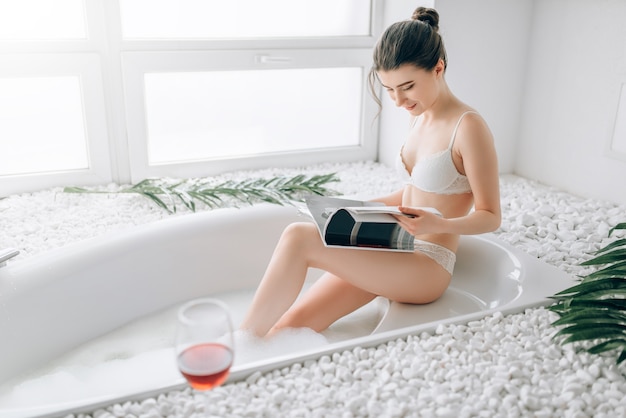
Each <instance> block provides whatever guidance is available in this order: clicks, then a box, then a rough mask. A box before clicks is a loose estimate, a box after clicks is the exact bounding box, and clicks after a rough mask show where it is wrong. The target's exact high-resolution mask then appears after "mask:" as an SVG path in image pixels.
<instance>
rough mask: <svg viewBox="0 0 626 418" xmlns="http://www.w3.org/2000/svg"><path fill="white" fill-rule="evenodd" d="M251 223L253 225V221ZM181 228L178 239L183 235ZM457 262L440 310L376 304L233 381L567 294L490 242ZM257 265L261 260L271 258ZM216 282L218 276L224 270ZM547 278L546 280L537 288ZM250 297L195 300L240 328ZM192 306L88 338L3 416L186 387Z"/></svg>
mask: <svg viewBox="0 0 626 418" xmlns="http://www.w3.org/2000/svg"><path fill="white" fill-rule="evenodd" d="M282 210H284V209H281V211H282ZM272 211H273V210H272ZM281 213H282V215H284V212H280V211H279V212H278V214H279V215H278V216H279V217H280V216H282V215H281ZM272 216H274V215H272ZM255 221H258V219H253V222H255ZM276 227H277V225H273V226H272V228H273V229H276ZM177 228H179V229H180V225H177ZM192 228H195V229H197V227H195V226H192ZM270 235H271V234H270ZM271 236H272V238H271V239H270V240H274V239H275V237H276V235H275V234H274V235H271ZM152 238H153V237H152ZM237 239H240V237H237ZM135 244H136V242H135V243H133V245H135ZM152 256H154V255H152ZM457 256H458V260H457V265H456V267H455V273H454V275H453V279H452V282H451V285H450V287H449V289H448V290H447V291H446V293H445V294H444V296H443V297H442V298H440V299H439V300H438V301H436V302H434V303H431V304H428V305H420V306H416V305H406V304H399V303H395V302H389V301H387V300H386V299H384V298H377V299H375V300H374V301H373V302H372V303H370V304H368V305H366V306H365V307H363V308H361V309H359V310H358V311H356V312H354V313H353V314H351V315H349V316H347V317H345V318H343V319H341V320H340V321H338V322H337V323H335V324H333V326H332V327H331V328H330V329H329V330H328V331H326V332H325V333H324V335H325V337H326V338H327V340H328V344H325V345H324V346H319V347H306V348H303V347H299V348H298V347H290V348H291V349H292V351H290V352H280V351H272V350H274V348H270V351H269V352H262V353H258V352H257V353H253V354H254V355H259V357H258V358H254V356H252V357H248V358H246V359H245V360H239V361H238V363H236V365H235V367H233V369H232V373H231V376H232V380H237V379H240V378H243V377H245V376H247V375H248V374H250V373H252V372H254V371H256V370H268V369H271V368H274V367H280V366H281V365H283V364H290V363H293V362H295V361H302V360H304V359H307V358H316V357H319V356H320V355H323V354H324V353H330V352H333V351H337V350H342V349H347V348H350V347H353V346H357V345H360V346H372V345H375V344H378V343H380V342H383V341H386V340H388V339H391V338H396V337H400V336H404V335H407V334H410V333H416V332H419V331H422V330H432V329H434V327H436V326H437V324H439V323H444V322H463V321H469V320H471V319H473V318H480V317H482V316H484V315H487V314H488V313H490V312H494V311H497V310H501V311H506V312H514V311H519V310H522V309H524V308H525V307H528V306H536V305H540V304H545V303H547V299H546V296H547V295H551V294H554V293H556V292H557V291H558V290H561V289H563V288H565V287H567V286H569V285H570V284H571V278H570V277H569V276H567V275H565V274H564V273H562V272H560V271H558V270H557V269H555V268H553V267H551V266H548V265H547V264H545V263H542V262H540V261H538V260H537V259H535V258H532V257H529V256H527V255H525V254H523V253H521V252H520V251H517V250H515V249H513V248H510V247H508V246H505V245H503V244H502V243H499V242H498V241H497V239H495V238H494V237H493V236H490V235H486V236H481V237H463V238H462V241H461V245H460V248H459V251H458V254H457ZM263 257H265V258H267V254H265V255H264V256H263ZM266 263H267V259H264V260H263V265H265V264H266ZM220 274H224V272H223V269H222V271H221V272H220ZM317 277H319V272H317V271H313V272H311V274H310V276H309V278H308V279H307V286H306V287H308V286H310V284H311V283H312V282H314V281H315V280H316V278H317ZM546 277H551V278H552V279H551V280H543V279H544V278H546ZM255 287H256V286H252V285H251V284H250V283H247V284H246V285H245V286H244V285H241V286H239V287H238V288H237V289H234V290H228V291H224V289H218V290H219V291H216V292H210V293H206V292H205V293H202V289H194V290H193V291H194V292H196V293H195V297H198V296H205V295H211V296H214V297H218V298H220V299H222V300H224V301H225V302H226V303H227V304H228V305H229V306H230V308H231V311H232V313H233V319H234V322H235V324H237V323H239V322H240V321H241V320H242V317H243V315H244V313H245V310H246V307H247V306H248V305H249V303H250V300H251V298H252V295H253V292H254V288H255ZM305 290H306V289H305ZM188 299H189V295H188V294H187V296H186V297H185V298H183V299H181V298H180V297H179V300H178V301H176V302H175V303H169V304H163V305H162V306H161V308H160V309H156V310H153V311H150V312H148V313H147V314H144V315H135V316H134V317H133V318H134V319H133V320H132V321H131V322H128V323H126V324H124V325H122V326H118V327H116V328H115V329H114V330H112V331H110V332H107V333H106V334H104V335H101V336H99V337H96V338H88V339H87V340H86V341H85V342H84V343H83V344H82V345H80V346H79V347H78V348H75V349H73V350H71V351H69V352H66V353H65V354H63V355H62V356H60V357H58V358H56V359H55V360H53V361H50V362H48V363H47V364H46V365H44V366H43V367H40V368H37V369H36V370H31V371H29V372H28V373H23V374H20V375H19V376H18V377H17V378H16V379H13V380H12V381H11V382H9V383H8V384H5V385H4V386H3V387H2V388H0V416H7V417H8V416H11V417H18V416H35V415H37V416H44V415H46V414H58V413H60V412H62V411H73V412H75V411H79V410H81V409H83V410H92V409H94V408H95V407H97V406H98V405H108V404H111V403H113V402H117V401H120V400H124V399H132V398H135V399H137V398H141V397H146V396H151V395H153V394H155V393H159V392H162V391H164V390H167V389H170V388H176V387H180V386H181V385H183V384H184V381H183V380H182V378H181V377H180V374H179V373H178V371H177V370H176V367H175V362H174V355H173V350H172V348H171V347H172V338H173V335H174V327H175V322H174V321H175V311H176V309H177V308H178V306H180V304H181V303H182V302H183V301H184V300H188ZM2 394H4V395H2ZM34 400H36V402H35V401H34ZM5 413H8V414H9V415H6V414H5Z"/></svg>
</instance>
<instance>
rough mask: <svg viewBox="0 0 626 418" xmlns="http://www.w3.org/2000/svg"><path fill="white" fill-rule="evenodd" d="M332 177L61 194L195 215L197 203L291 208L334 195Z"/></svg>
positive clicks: (160, 184)
mask: <svg viewBox="0 0 626 418" xmlns="http://www.w3.org/2000/svg"><path fill="white" fill-rule="evenodd" d="M338 181H339V177H337V174H336V173H329V174H318V175H312V176H306V175H304V174H298V175H295V176H293V177H286V176H278V177H272V178H269V179H263V178H252V179H247V180H243V181H234V180H228V181H225V182H222V183H220V184H217V185H214V184H213V183H214V181H213V180H212V179H210V178H207V179H185V180H178V181H172V180H165V179H145V180H142V181H140V182H138V183H136V184H134V185H131V186H129V187H126V188H122V189H120V190H118V191H115V192H111V191H98V190H89V189H85V188H82V187H66V188H64V189H63V191H64V192H65V193H106V194H111V193H120V194H121V193H135V194H138V195H141V196H144V197H146V198H147V199H149V200H150V201H152V202H154V203H155V204H156V205H157V206H158V207H160V208H163V209H165V210H167V211H168V212H170V213H174V212H176V211H177V208H178V207H177V204H182V205H183V206H185V207H186V208H187V209H189V210H191V211H192V212H195V211H196V210H197V209H198V208H197V204H196V203H197V202H200V203H202V204H204V205H206V206H208V207H210V208H216V207H219V206H220V205H222V204H223V202H224V198H229V199H233V200H235V201H239V202H244V203H246V204H253V203H256V202H268V203H273V204H277V205H288V204H292V203H293V200H301V198H302V196H304V195H305V194H317V195H327V194H336V193H335V192H334V191H333V190H331V189H329V188H327V185H328V184H329V183H333V182H338Z"/></svg>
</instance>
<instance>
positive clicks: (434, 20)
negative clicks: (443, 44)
mask: <svg viewBox="0 0 626 418" xmlns="http://www.w3.org/2000/svg"><path fill="white" fill-rule="evenodd" d="M411 19H413V20H419V21H420V22H424V23H427V24H428V25H429V26H430V27H432V28H433V29H434V30H435V31H438V30H439V13H437V11H436V10H435V9H431V8H428V7H418V8H417V9H415V11H414V12H413V15H412V16H411Z"/></svg>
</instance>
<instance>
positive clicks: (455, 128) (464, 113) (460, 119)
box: [448, 110, 478, 149]
mask: <svg viewBox="0 0 626 418" xmlns="http://www.w3.org/2000/svg"><path fill="white" fill-rule="evenodd" d="M468 113H476V114H478V112H475V111H473V110H468V111H466V112H463V114H462V115H461V116H460V117H459V120H458V121H457V123H456V126H455V127H454V131H453V132H452V138H450V145H448V149H451V148H452V144H454V139H455V138H456V131H457V130H458V129H459V125H460V124H461V121H462V120H463V118H464V117H465V115H467V114H468Z"/></svg>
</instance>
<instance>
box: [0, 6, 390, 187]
mask: <svg viewBox="0 0 626 418" xmlns="http://www.w3.org/2000/svg"><path fill="white" fill-rule="evenodd" d="M52 4H53V5H52ZM381 7H382V2H380V1H379V0H373V1H371V2H370V1H365V0H298V1H293V0H263V1H260V0H89V1H86V0H55V1H54V2H49V1H48V0H2V1H0V141H1V142H2V149H3V151H2V155H0V195H6V194H8V193H16V192H21V191H27V190H36V189H41V188H45V187H51V186H55V185H59V186H61V185H68V184H72V185H89V184H103V183H106V182H110V181H115V182H118V183H128V182H136V181H139V180H141V179H144V178H146V177H156V176H172V177H193V176H206V175H211V174H215V173H219V172H224V171H227V170H236V169H252V168H260V167H267V166H277V165H278V166H285V165H303V164H311V163H317V162H322V161H350V160H357V159H371V158H375V156H376V148H377V145H376V140H377V137H376V132H377V126H376V123H375V117H374V115H375V114H376V111H377V109H376V106H375V104H374V103H373V102H372V100H371V99H370V97H369V95H368V93H367V88H366V83H367V77H366V74H367V71H369V66H370V65H371V47H372V45H373V43H374V39H375V33H374V32H375V31H376V30H375V28H376V27H377V25H378V24H379V23H380V21H381V16H380V14H381V13H380V11H379V9H380V8H381ZM146 10H149V11H150V12H149V13H146Z"/></svg>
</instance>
